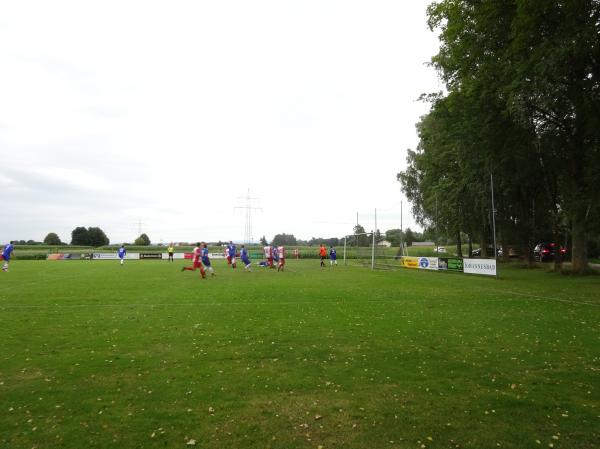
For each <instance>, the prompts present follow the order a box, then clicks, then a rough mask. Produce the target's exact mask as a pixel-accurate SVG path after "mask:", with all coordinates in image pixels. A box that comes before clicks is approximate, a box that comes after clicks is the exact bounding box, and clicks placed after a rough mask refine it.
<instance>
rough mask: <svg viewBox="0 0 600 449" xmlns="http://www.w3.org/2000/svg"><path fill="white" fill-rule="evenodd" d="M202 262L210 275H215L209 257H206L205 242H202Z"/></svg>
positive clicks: (206, 248)
mask: <svg viewBox="0 0 600 449" xmlns="http://www.w3.org/2000/svg"><path fill="white" fill-rule="evenodd" d="M202 263H203V264H204V266H205V267H206V269H207V270H208V271H210V275H211V276H216V274H215V270H214V269H213V267H212V265H211V264H210V259H209V258H208V247H207V245H206V243H203V244H202Z"/></svg>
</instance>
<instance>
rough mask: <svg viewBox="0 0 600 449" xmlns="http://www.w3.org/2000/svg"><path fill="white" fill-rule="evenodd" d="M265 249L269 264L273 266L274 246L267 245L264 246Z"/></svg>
mask: <svg viewBox="0 0 600 449" xmlns="http://www.w3.org/2000/svg"><path fill="white" fill-rule="evenodd" d="M263 251H264V253H265V259H267V265H268V266H269V267H273V248H271V247H270V246H269V245H267V246H265V247H264V248H263Z"/></svg>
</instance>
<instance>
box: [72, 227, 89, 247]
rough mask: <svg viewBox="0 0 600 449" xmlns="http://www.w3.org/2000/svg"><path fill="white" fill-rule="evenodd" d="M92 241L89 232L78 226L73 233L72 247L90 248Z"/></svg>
mask: <svg viewBox="0 0 600 449" xmlns="http://www.w3.org/2000/svg"><path fill="white" fill-rule="evenodd" d="M89 244H90V239H89V236H88V230H87V229H86V228H85V227H83V226H78V227H76V228H75V229H73V230H72V231H71V245H81V246H88V245H89Z"/></svg>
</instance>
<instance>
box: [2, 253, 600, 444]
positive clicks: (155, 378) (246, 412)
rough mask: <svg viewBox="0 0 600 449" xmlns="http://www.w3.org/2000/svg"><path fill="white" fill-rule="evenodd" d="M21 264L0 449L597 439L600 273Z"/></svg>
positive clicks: (9, 287)
mask: <svg viewBox="0 0 600 449" xmlns="http://www.w3.org/2000/svg"><path fill="white" fill-rule="evenodd" d="M184 264H185V262H184V261H177V262H174V263H169V262H166V261H127V262H126V263H125V265H124V266H120V265H119V263H118V261H93V262H90V261H58V262H51V261H44V262H42V261H14V262H11V267H10V271H9V272H8V273H0V275H1V276H0V320H1V321H0V411H1V413H0V446H1V447H10V448H13V447H16V448H21V447H24V448H31V447H38V448H42V447H61V448H81V447H98V448H105V447H140V448H142V447H143V448H154V447H156V448H158V447H161V448H163V447H169V448H171V447H173V448H177V447H201V448H223V447H243V448H318V447H322V448H332V447H344V448H365V447H373V448H383V447H399V448H437V447H439V448H442V447H443V448H446V447H461V448H490V447H509V448H521V447H523V448H525V447H528V448H529V447H555V448H561V447H563V448H593V447H597V446H598V441H600V433H599V430H598V429H600V426H599V424H600V410H599V407H600V395H599V393H598V388H599V378H598V373H599V372H600V349H599V348H600V345H599V342H600V341H599V340H600V319H599V318H600V313H599V312H600V298H599V295H598V291H599V288H598V287H599V286H600V281H599V279H598V278H597V277H587V278H574V277H568V276H561V275H556V274H550V273H546V272H543V271H542V270H519V269H516V268H513V267H507V269H505V270H504V272H503V276H502V278H501V279H500V280H495V279H491V278H483V277H474V276H467V275H463V274H451V273H432V272H423V271H417V270H400V271H394V272H378V271H375V272H372V271H369V270H366V269H362V268H358V267H337V268H330V267H327V268H325V269H320V268H319V262H318V261H315V260H301V261H295V260H289V261H288V270H287V271H286V272H284V273H277V272H275V271H274V270H269V269H260V268H258V267H257V268H255V270H254V272H252V273H246V272H244V271H243V270H242V269H239V268H238V269H237V270H231V269H227V268H226V265H225V263H224V262H223V261H215V263H214V264H215V268H216V272H217V276H216V277H215V278H212V279H207V280H201V279H200V278H199V276H198V273H194V272H183V273H182V272H180V269H181V267H182V266H184Z"/></svg>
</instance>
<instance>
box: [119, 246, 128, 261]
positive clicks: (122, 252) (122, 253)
mask: <svg viewBox="0 0 600 449" xmlns="http://www.w3.org/2000/svg"><path fill="white" fill-rule="evenodd" d="M117 254H118V255H119V259H121V265H123V262H124V261H125V254H127V250H126V249H125V245H121V247H120V248H119V251H117Z"/></svg>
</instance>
